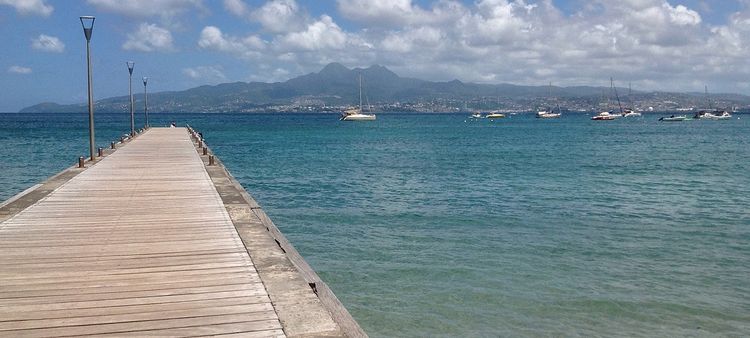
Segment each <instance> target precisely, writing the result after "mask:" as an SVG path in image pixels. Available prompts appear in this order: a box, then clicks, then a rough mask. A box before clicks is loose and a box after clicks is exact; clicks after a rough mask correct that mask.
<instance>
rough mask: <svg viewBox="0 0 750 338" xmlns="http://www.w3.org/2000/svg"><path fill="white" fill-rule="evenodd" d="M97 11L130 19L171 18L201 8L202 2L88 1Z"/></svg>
mask: <svg viewBox="0 0 750 338" xmlns="http://www.w3.org/2000/svg"><path fill="white" fill-rule="evenodd" d="M88 3H89V4H90V5H93V6H94V7H96V8H97V9H98V10H101V11H107V12H112V13H117V14H121V15H126V16H132V17H150V16H162V17H172V16H176V15H179V14H182V13H184V12H186V11H188V10H190V9H193V8H199V9H202V8H203V1H202V0H88Z"/></svg>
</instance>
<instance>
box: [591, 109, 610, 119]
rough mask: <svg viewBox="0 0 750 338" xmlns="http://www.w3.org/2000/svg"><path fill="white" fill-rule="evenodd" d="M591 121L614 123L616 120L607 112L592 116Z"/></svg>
mask: <svg viewBox="0 0 750 338" xmlns="http://www.w3.org/2000/svg"><path fill="white" fill-rule="evenodd" d="M591 119H592V120H594V121H612V120H614V119H615V116H614V115H612V114H610V113H609V112H607V111H603V112H601V113H599V114H598V115H594V116H592V117H591Z"/></svg>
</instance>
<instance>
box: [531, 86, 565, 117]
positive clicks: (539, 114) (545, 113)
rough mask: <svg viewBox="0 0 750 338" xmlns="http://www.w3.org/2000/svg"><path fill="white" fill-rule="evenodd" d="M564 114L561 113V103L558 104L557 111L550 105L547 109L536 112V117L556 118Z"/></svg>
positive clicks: (550, 94) (550, 92)
mask: <svg viewBox="0 0 750 338" xmlns="http://www.w3.org/2000/svg"><path fill="white" fill-rule="evenodd" d="M549 96H550V97H552V82H550V83H549ZM561 116H562V113H560V105H559V104H558V105H557V112H555V110H554V109H552V107H548V108H547V109H542V110H540V111H538V112H536V118H538V119H555V118H559V117H561Z"/></svg>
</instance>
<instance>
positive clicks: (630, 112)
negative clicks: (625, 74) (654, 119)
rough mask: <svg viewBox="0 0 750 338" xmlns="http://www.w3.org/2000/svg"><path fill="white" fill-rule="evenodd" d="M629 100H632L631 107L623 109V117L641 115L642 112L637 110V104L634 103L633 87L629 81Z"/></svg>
mask: <svg viewBox="0 0 750 338" xmlns="http://www.w3.org/2000/svg"><path fill="white" fill-rule="evenodd" d="M628 101H630V107H627V108H625V109H623V111H622V117H639V116H641V112H639V111H637V110H635V105H634V104H633V89H632V88H631V86H630V83H628Z"/></svg>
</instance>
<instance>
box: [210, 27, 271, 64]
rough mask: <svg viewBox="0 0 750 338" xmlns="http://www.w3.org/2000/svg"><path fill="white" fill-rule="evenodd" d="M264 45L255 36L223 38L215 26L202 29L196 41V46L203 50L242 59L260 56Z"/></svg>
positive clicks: (222, 34)
mask: <svg viewBox="0 0 750 338" xmlns="http://www.w3.org/2000/svg"><path fill="white" fill-rule="evenodd" d="M265 45H266V43H265V41H263V40H262V39H260V38H259V37H258V36H256V35H249V36H247V37H245V38H238V37H233V36H225V35H224V33H222V32H221V30H220V29H219V28H217V27H215V26H206V27H204V28H203V30H202V31H201V36H200V39H199V40H198V46H199V47H201V48H203V49H208V50H215V51H219V52H226V53H231V54H234V55H238V56H240V57H243V58H253V57H257V56H260V51H261V50H263V49H264V48H265Z"/></svg>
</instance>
